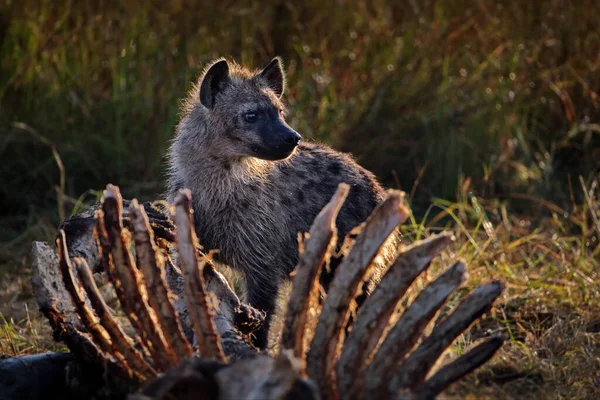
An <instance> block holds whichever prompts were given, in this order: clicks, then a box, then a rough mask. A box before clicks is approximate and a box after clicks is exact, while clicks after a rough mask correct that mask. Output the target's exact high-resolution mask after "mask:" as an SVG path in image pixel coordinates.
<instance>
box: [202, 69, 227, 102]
mask: <svg viewBox="0 0 600 400" xmlns="http://www.w3.org/2000/svg"><path fill="white" fill-rule="evenodd" d="M228 77H229V65H228V64H227V60H220V61H217V62H216V63H214V64H213V65H211V66H210V67H209V68H208V70H207V71H206V72H205V73H204V77H203V78H202V83H201V84H200V103H202V105H203V106H204V107H206V108H213V107H214V105H215V98H216V97H217V93H219V91H221V90H223V87H225V84H226V83H227V78H228Z"/></svg>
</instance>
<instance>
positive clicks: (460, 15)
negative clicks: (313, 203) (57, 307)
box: [0, 0, 600, 399]
mask: <svg viewBox="0 0 600 400" xmlns="http://www.w3.org/2000/svg"><path fill="white" fill-rule="evenodd" d="M121 3H122V4H121ZM598 15H600V3H598V2H597V1H593V0H588V1H585V0H573V1H567V0H548V1H543V2H542V1H533V2H528V3H526V2H522V1H516V0H515V1H507V2H496V1H491V0H479V1H474V0H473V1H467V0H459V1H454V2H450V1H432V0H424V1H407V2H394V1H390V0H375V1H371V2H366V1H361V0H359V1H352V2H351V1H330V2H321V1H306V2H303V3H302V4H299V3H297V2H291V1H287V0H268V1H263V2H248V1H245V2H244V1H242V2H232V1H219V2H216V1H204V2H199V1H191V0H175V1H171V2H157V1H148V2H141V1H130V2H113V1H92V2H75V1H67V0H64V1H51V0H48V1H45V0H37V1H34V0H22V1H19V2H16V1H12V0H3V1H2V3H0V41H1V42H0V46H1V47H0V49H1V54H2V57H1V60H0V160H2V162H1V163H0V199H1V200H0V201H1V207H0V242H1V243H0V271H1V272H0V307H1V312H2V315H3V321H4V325H3V330H2V332H0V333H1V338H0V353H5V354H9V355H10V354H25V353H28V352H32V351H41V350H44V349H49V348H57V346H58V347H60V345H56V344H53V343H52V342H50V341H49V340H48V339H49V336H48V335H47V330H46V329H47V328H46V327H45V324H44V322H43V321H40V320H39V316H38V315H37V310H36V307H35V303H34V302H32V299H31V289H30V286H29V282H28V279H29V276H28V274H29V261H28V259H27V257H26V254H27V251H28V248H29V244H30V242H31V241H32V240H52V238H53V236H54V234H55V230H56V226H57V224H58V223H59V222H60V220H61V219H63V218H65V217H68V216H69V215H70V214H72V213H73V212H76V211H77V210H80V209H81V208H82V207H85V204H86V203H89V202H92V201H95V199H96V198H97V196H98V194H99V193H100V192H101V190H102V189H103V187H104V186H105V185H106V184H107V183H109V182H110V183H114V184H117V185H119V186H120V187H121V190H122V192H123V194H124V196H126V197H128V198H131V197H138V198H141V199H144V200H146V199H155V198H158V197H159V196H160V193H161V192H162V190H163V182H164V163H163V161H164V160H163V159H162V155H163V154H164V151H165V149H166V147H167V145H168V141H169V139H170V138H171V137H172V135H173V128H174V125H175V124H176V122H177V119H178V108H179V101H180V99H181V98H182V97H183V96H184V95H185V93H186V91H187V90H188V89H189V88H190V87H191V84H192V81H193V80H194V79H196V77H197V75H198V73H199V72H200V70H201V67H202V66H203V65H204V63H206V62H208V61H210V60H212V59H213V58H216V57H220V56H231V57H233V58H235V59H236V60H237V61H238V62H241V63H245V64H249V65H251V66H253V67H260V66H262V65H263V64H265V63H266V62H268V61H269V60H270V58H271V57H272V56H274V55H281V56H282V57H283V58H284V61H285V64H286V69H287V72H288V78H289V79H288V82H289V89H288V91H287V93H286V96H285V97H286V100H287V102H288V103H289V104H290V111H291V112H290V117H289V120H290V121H289V122H290V125H291V126H293V127H294V128H295V129H297V130H298V131H299V132H301V133H302V134H303V135H304V136H305V137H308V138H311V139H314V140H318V141H323V142H327V143H329V144H331V145H333V146H334V147H335V148H337V149H340V150H343V151H349V152H352V153H353V154H354V155H355V156H356V158H357V159H358V160H359V162H360V163H361V164H362V165H364V166H365V167H367V168H369V169H371V170H372V171H374V172H375V173H376V174H377V175H378V176H379V177H380V179H381V180H382V181H383V182H384V183H385V184H386V185H387V186H388V187H399V188H401V189H403V190H405V191H407V192H408V193H409V194H410V202H411V206H412V208H413V210H414V213H415V214H414V217H413V219H412V221H410V222H409V223H407V224H406V225H405V226H404V228H403V229H404V230H405V233H406V235H407V237H408V238H420V237H424V236H427V235H429V234H430V233H431V232H434V231H436V230H439V229H442V228H446V229H451V230H454V231H455V232H456V236H457V242H456V243H455V245H454V247H453V249H452V250H451V251H449V252H447V253H446V254H445V255H444V257H445V258H444V257H443V260H445V261H446V262H450V259H453V258H456V257H458V256H461V257H465V258H466V259H467V261H468V265H469V271H470V274H471V279H470V280H469V283H468V284H467V285H466V287H472V286H474V285H476V284H478V283H480V282H483V281H487V280H489V279H491V278H498V277H500V278H502V279H504V280H505V281H506V282H507V285H508V289H507V291H506V293H505V294H504V296H503V298H502V299H501V301H500V302H499V305H498V307H497V308H496V309H495V310H494V311H493V312H492V313H491V314H490V316H489V317H488V319H486V320H484V321H483V322H482V323H480V324H478V325H477V326H475V327H474V328H473V330H472V334H471V335H467V336H464V337H462V338H461V340H460V342H459V343H458V344H457V345H456V346H455V347H454V353H453V354H458V353H460V352H461V351H463V349H464V348H465V347H466V346H468V345H469V344H470V343H471V341H472V340H475V339H477V338H478V337H479V336H480V335H481V334H483V333H484V332H486V329H496V327H497V326H501V327H502V328H501V329H502V330H504V331H505V332H506V334H507V335H509V337H510V341H509V343H508V345H507V346H505V347H504V348H503V350H502V351H501V352H500V353H499V355H498V356H497V357H496V358H495V359H494V361H493V362H492V363H491V364H490V365H488V366H486V367H484V368H483V369H482V370H480V371H479V372H478V373H477V374H475V375H474V376H473V377H471V378H470V379H469V380H467V381H466V382H464V383H462V384H459V385H457V386H455V388H454V389H453V390H454V391H455V393H457V394H465V393H469V392H472V393H476V394H477V396H479V397H483V396H486V395H489V396H494V397H495V398H498V397H500V398H523V397H526V398H529V397H534V396H535V397H539V396H542V397H543V398H582V399H583V398H594V397H598V395H599V394H600V378H598V374H597V371H598V370H600V337H599V335H600V333H598V332H599V331H600V307H599V305H598V303H599V290H600V289H599V288H600V283H599V282H600V277H599V273H600V261H599V260H600V246H599V236H600V200H599V198H600V188H599V180H598V176H599V175H598V173H599V171H600V104H599V102H600V99H599V94H600V92H599V91H600V31H599V30H598V29H597V16H598ZM455 300H456V299H455Z"/></svg>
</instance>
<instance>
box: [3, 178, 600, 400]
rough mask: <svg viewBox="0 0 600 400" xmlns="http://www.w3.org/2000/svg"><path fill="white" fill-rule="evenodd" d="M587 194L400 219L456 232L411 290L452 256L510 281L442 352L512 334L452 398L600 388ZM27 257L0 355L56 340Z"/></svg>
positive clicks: (599, 291) (478, 278)
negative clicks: (535, 216) (538, 204)
mask: <svg viewBox="0 0 600 400" xmlns="http://www.w3.org/2000/svg"><path fill="white" fill-rule="evenodd" d="M590 189H591V190H590ZM587 193H588V196H587V197H588V198H589V202H588V203H586V204H583V205H578V206H573V208H572V209H571V210H558V209H556V207H555V206H552V205H548V206H549V207H551V208H552V210H551V213H550V215H551V216H550V217H547V218H544V219H541V220H540V221H537V222H536V223H531V222H529V221H528V220H526V219H524V218H521V217H519V216H515V215H513V216H510V215H507V214H506V212H505V210H504V206H503V204H502V203H500V202H497V201H484V200H482V199H476V198H474V197H469V196H468V195H464V196H459V197H462V199H463V200H462V201H458V202H453V203H451V202H445V201H442V200H437V201H436V202H434V203H433V204H432V206H431V208H430V211H429V212H428V213H427V214H426V216H425V217H424V218H422V219H416V218H412V220H410V221H409V222H407V223H406V224H404V225H403V226H402V230H403V232H404V235H405V238H406V240H407V241H410V240H415V239H419V238H423V237H426V236H428V235H430V234H431V233H432V232H436V231H439V230H440V229H449V230H452V231H453V232H454V233H455V236H456V241H455V243H454V245H453V246H452V248H451V250H449V251H446V252H444V253H443V254H442V256H441V257H440V258H439V259H438V260H437V261H436V265H434V266H432V268H431V272H430V273H429V274H428V276H426V277H424V278H423V279H421V280H420V281H418V282H417V284H416V287H415V291H416V290H418V289H419V288H422V287H423V286H424V285H425V284H426V283H427V282H428V281H430V280H431V279H433V278H434V277H435V276H436V275H437V274H438V273H439V272H440V270H441V267H442V266H448V265H449V264H450V262H451V261H452V260H455V259H456V258H459V257H460V258H464V259H465V260H466V261H467V265H468V266H469V270H468V271H469V280H468V282H467V284H466V285H465V289H467V288H472V287H474V286H476V285H478V284H480V283H482V282H484V281H489V280H491V279H494V278H501V279H503V280H504V281H505V282H506V285H507V289H506V291H505V293H504V294H503V296H502V297H501V299H500V300H499V301H498V303H497V305H496V307H495V308H494V309H493V310H492V312H490V313H489V314H488V315H486V316H485V318H484V319H483V320H481V321H480V322H479V323H477V324H476V325H474V326H473V327H472V329H471V330H470V332H469V334H467V335H463V336H461V337H460V338H459V340H458V342H457V343H456V344H455V345H454V346H453V348H452V350H451V351H449V352H448V354H447V356H446V357H448V358H452V357H455V356H457V355H459V354H461V353H463V352H464V351H465V350H466V349H467V348H468V347H470V346H471V345H472V344H473V343H474V342H476V341H477V340H478V339H479V338H481V337H482V336H483V335H487V334H489V333H490V331H500V332H502V333H504V334H505V335H506V336H507V337H508V339H509V340H508V341H507V343H506V344H505V346H504V347H503V348H502V349H501V350H500V352H499V353H498V354H497V355H496V356H495V357H494V359H493V360H492V361H491V362H490V363H489V364H487V365H485V366H484V367H483V368H481V369H480V370H478V371H477V372H476V373H475V374H473V375H472V376H470V377H469V378H468V379H467V380H465V381H463V382H460V383H458V384H456V385H454V386H453V387H452V388H451V390H450V391H449V396H450V397H457V398H462V397H464V396H465V395H471V396H476V397H477V398H494V399H495V398H531V397H540V396H541V398H549V399H550V398H553V399H563V398H564V399H589V398H596V397H597V396H598V395H600V386H599V385H600V379H599V377H598V374H597V371H598V370H599V369H600V286H599V284H598V282H600V276H599V275H600V246H599V245H598V238H599V237H600V229H599V228H600V227H599V226H596V224H595V220H594V218H597V217H598V215H600V214H598V212H599V209H600V202H599V197H600V189H599V187H598V185H597V182H595V183H593V184H592V185H589V186H588V189H587ZM27 265H28V264H27V260H23V261H22V262H21V264H20V265H19V268H18V269H15V268H13V269H7V268H5V270H4V271H3V272H2V278H1V281H0V300H1V301H0V304H1V306H0V311H1V312H2V316H3V320H2V324H3V326H2V337H1V338H0V352H1V353H2V354H5V355H23V354H29V353H37V352H41V351H55V350H57V349H60V348H61V347H62V346H61V345H60V344H56V343H54V342H52V340H51V338H50V336H49V335H50V332H49V329H48V327H47V325H46V323H45V321H44V320H43V319H41V318H40V316H39V315H38V312H37V308H36V305H35V301H34V299H33V297H32V293H31V287H30V284H29V274H30V270H29V268H28V266H27ZM230 275H231V276H230V278H231V279H234V276H233V275H232V274H230ZM282 295H284V296H285V291H284V292H283V293H282ZM460 295H461V293H458V294H456V295H455V296H454V298H452V299H451V301H450V302H449V306H448V308H447V309H445V310H443V311H442V313H445V312H447V311H448V310H449V308H450V307H452V306H454V305H455V304H456V303H457V301H458V300H459V297H460Z"/></svg>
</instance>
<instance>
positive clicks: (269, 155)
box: [253, 123, 302, 161]
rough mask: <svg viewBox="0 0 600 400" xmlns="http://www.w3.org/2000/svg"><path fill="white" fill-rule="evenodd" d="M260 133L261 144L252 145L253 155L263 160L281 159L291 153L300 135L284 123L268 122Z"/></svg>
mask: <svg viewBox="0 0 600 400" xmlns="http://www.w3.org/2000/svg"><path fill="white" fill-rule="evenodd" d="M265 128H266V129H265V130H264V131H262V132H263V133H262V134H261V144H259V145H257V146H254V147H253V150H254V156H255V157H258V158H262V159H264V160H272V161H275V160H283V159H286V158H288V157H289V156H291V155H292V153H293V152H294V150H295V149H296V146H298V143H299V142H300V140H301V139H302V136H300V134H299V133H298V132H296V131H295V130H293V129H292V128H290V127H289V126H288V125H287V124H285V123H283V124H282V123H275V124H270V126H267V127H265Z"/></svg>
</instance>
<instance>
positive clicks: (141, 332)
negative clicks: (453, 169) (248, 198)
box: [33, 184, 503, 399]
mask: <svg viewBox="0 0 600 400" xmlns="http://www.w3.org/2000/svg"><path fill="white" fill-rule="evenodd" d="M348 190H349V187H348V186H347V185H343V184H342V185H340V186H339V188H338V190H337V192H336V193H335V194H334V196H333V197H332V199H331V201H330V202H329V204H327V206H326V207H324V208H323V210H322V211H321V212H320V213H319V215H318V216H317V217H316V218H315V220H314V223H313V225H312V227H311V229H310V232H309V233H308V235H306V239H305V241H304V243H303V246H302V247H303V249H302V252H301V255H300V259H299V262H298V266H297V268H296V271H295V272H294V276H293V281H292V290H291V293H290V297H289V301H288V307H287V314H286V316H285V324H284V329H283V332H282V336H281V339H280V341H279V346H278V347H279V351H278V353H277V354H271V355H269V354H264V353H260V352H259V351H258V350H257V349H255V348H254V347H253V346H252V345H251V344H250V341H249V340H248V335H249V334H251V332H252V331H253V330H255V329H256V328H257V327H258V326H260V323H261V322H262V319H263V318H264V315H262V313H260V312H259V311H257V310H255V309H253V308H252V307H250V306H248V305H246V304H243V303H241V302H240V301H239V299H238V298H237V296H236V295H235V293H234V292H233V291H232V290H231V288H230V287H229V285H228V284H227V281H226V280H225V279H224V278H223V277H222V276H221V275H220V274H219V272H217V271H216V270H215V269H214V267H213V265H212V264H211V262H210V260H209V258H208V257H207V256H205V255H204V254H203V253H202V252H201V251H200V250H199V249H200V246H199V243H198V239H197V238H196V236H195V233H194V229H193V224H192V217H191V197H190V193H189V191H186V190H183V191H181V193H180V195H179V197H178V198H177V200H176V202H175V216H174V221H175V222H176V226H175V225H174V224H173V222H172V220H171V219H170V218H169V217H167V216H166V215H165V214H164V213H161V212H159V211H157V210H156V209H152V208H149V207H148V206H146V207H144V206H142V205H140V204H138V202H137V201H135V200H133V201H131V202H127V203H128V204H129V207H128V209H127V210H123V203H124V202H123V200H122V198H121V195H120V193H119V190H118V188H117V187H115V186H112V185H109V186H108V187H107V189H106V191H105V194H104V196H103V199H102V202H101V205H100V206H99V207H96V208H95V209H92V210H91V211H89V212H88V213H87V214H86V215H84V216H82V217H79V218H77V219H74V220H71V221H69V220H67V221H65V223H63V224H62V226H61V229H60V231H59V235H58V238H57V247H58V253H59V266H60V275H57V274H56V273H55V272H53V271H46V270H44V269H43V268H40V266H39V265H38V266H36V265H34V275H36V276H37V279H34V280H33V282H34V289H35V291H36V294H37V296H38V302H39V303H40V308H41V310H42V312H44V314H45V315H46V316H47V317H48V318H49V320H50V323H51V325H52V327H53V329H54V331H55V335H56V337H57V338H58V339H61V340H64V341H65V342H66V343H67V345H68V346H69V348H70V350H71V351H72V352H73V353H74V354H75V355H76V356H77V357H78V358H81V359H85V360H89V361H91V362H92V363H95V364H96V365H102V367H103V368H104V369H105V370H108V371H111V373H113V374H114V376H115V378H114V379H113V381H114V382H112V383H111V385H112V390H113V391H115V392H119V391H120V393H121V394H124V393H127V392H132V391H134V390H138V391H137V393H136V394H132V395H130V397H131V398H134V399H149V398H153V399H167V398H172V397H171V396H179V397H177V398H188V397H185V395H184V393H185V394H187V395H188V396H189V398H192V397H193V398H223V399H225V398H239V399H242V398H247V399H254V398H261V399H284V398H302V399H303V398H325V399H368V398H378V399H379V398H396V399H400V398H407V399H408V398H415V399H417V398H434V397H435V396H436V395H437V394H439V393H441V392H442V391H443V390H444V389H445V388H446V387H447V386H448V385H450V384H451V383H452V382H454V381H456V380H458V379H460V378H462V377H464V376H465V375H466V374H468V373H469V372H471V371H472V370H473V369H475V368H477V367H479V366H480V365H482V364H483V363H485V362H486V361H487V360H489V358H491V357H492V356H493V354H494V353H495V352H496V350H497V349H498V348H499V347H500V346H501V345H502V342H503V339H502V338H500V337H497V336H493V337H490V338H488V339H487V340H485V341H483V342H482V343H481V344H479V345H478V346H476V347H475V348H473V349H472V350H470V351H469V352H468V353H466V354H464V355H462V356H461V357H459V358H458V359H456V360H454V361H452V362H451V363H449V364H447V365H445V366H443V367H442V368H440V369H438V370H437V371H435V372H434V373H433V374H431V372H432V369H433V366H434V364H435V363H436V362H437V360H438V359H439V358H440V356H441V355H442V353H443V351H444V350H445V349H446V348H447V347H448V346H449V345H450V344H451V343H452V342H453V341H454V339H455V338H456V337H458V336H459V335H460V334H461V333H462V332H464V331H465V330H466V329H467V328H468V327H469V325H470V324H471V323H472V322H474V321H475V320H477V319H478V318H479V317H480V316H481V315H482V314H483V313H484V312H486V311H487V310H488V309H489V308H490V307H491V305H492V304H493V302H494V301H495V299H496V298H497V297H498V296H499V295H500V294H501V292H502V290H503V285H502V283H501V282H499V281H493V282H490V283H488V284H484V285H482V286H480V287H479V288H477V289H475V290H474V291H473V292H472V293H471V294H470V295H468V296H466V298H464V299H463V301H462V302H461V303H460V304H459V305H458V306H457V307H456V308H455V309H454V311H453V312H452V313H451V314H450V315H448V316H446V317H445V318H444V319H443V320H442V321H441V322H439V323H437V325H436V326H435V327H434V328H433V330H432V332H431V333H430V334H429V335H428V336H426V337H425V334H424V331H425V327H426V326H427V325H428V324H429V323H430V321H431V320H432V319H433V317H434V315H436V313H437V311H438V310H439V309H440V308H441V307H442V306H443V305H444V303H445V302H446V300H447V298H448V296H449V295H450V294H451V293H452V292H453V291H455V290H456V289H457V288H458V287H459V286H460V284H461V283H462V282H463V281H464V280H465V265H464V264H463V263H462V262H461V261H458V262H456V263H455V264H454V265H452V266H451V267H449V268H448V269H447V270H446V271H445V272H444V273H442V274H441V275H440V276H439V277H438V278H437V279H436V280H435V281H433V282H431V283H430V284H429V285H428V286H427V287H426V288H425V289H424V290H423V291H422V292H421V293H420V294H419V295H418V296H417V297H416V298H415V300H414V301H413V303H412V304H411V305H409V306H408V307H407V308H406V309H405V310H404V313H403V314H402V316H401V317H400V319H399V320H398V321H397V322H396V323H395V324H394V325H393V326H390V317H391V316H392V314H393V312H394V310H395V308H396V305H397V304H398V302H399V301H400V300H401V299H402V297H403V296H404V295H405V294H406V292H407V290H408V289H409V287H410V285H411V284H412V283H413V281H414V280H415V279H416V278H417V277H418V276H419V275H420V274H421V273H423V271H425V270H426V269H427V268H428V266H429V264H430V263H431V261H432V260H433V259H434V258H435V257H436V256H437V255H438V254H439V253H440V252H441V251H442V250H443V249H444V247H446V246H447V245H448V244H449V243H451V241H452V238H451V236H450V235H449V234H448V233H441V234H438V235H436V236H433V237H430V238H428V239H425V240H422V241H419V242H416V243H413V244H412V245H410V246H408V247H406V248H404V249H403V250H402V251H401V252H400V254H399V255H398V257H397V258H396V260H395V262H394V263H392V265H391V266H390V268H389V270H388V271H387V273H386V274H385V275H384V277H383V279H382V281H381V282H380V283H379V285H378V286H377V287H376V288H375V290H374V291H373V293H372V294H371V296H370V297H369V298H368V299H367V300H366V301H365V303H364V304H363V306H362V307H361V308H360V309H359V310H358V312H357V314H356V316H355V318H354V321H353V323H352V329H351V330H350V332H349V334H348V336H347V337H345V336H344V332H343V331H344V327H345V325H346V324H347V322H348V320H349V316H350V314H351V313H352V312H354V310H353V304H354V302H353V300H354V298H355V297H356V296H357V295H358V294H359V290H360V283H361V282H362V281H363V280H364V279H365V277H366V276H367V275H368V272H369V265H370V263H371V261H372V260H373V258H374V257H375V256H376V255H377V252H378V250H379V248H380V246H381V245H382V244H383V243H384V242H385V240H386V239H387V238H388V236H389V235H390V233H391V232H392V231H393V229H395V228H396V227H397V226H398V225H399V224H401V223H402V222H403V221H404V220H405V219H406V218H407V216H408V215H409V210H408V209H407V208H406V207H405V206H403V194H402V193H401V192H399V191H390V192H389V195H388V197H387V199H386V200H385V201H384V202H383V203H382V204H381V205H380V206H379V207H378V208H376V209H375V210H374V212H373V213H372V215H371V216H370V217H369V219H368V220H367V221H365V223H364V224H363V226H362V228H361V230H360V233H359V234H358V236H357V237H356V239H355V241H354V244H353V246H352V248H351V249H349V251H348V252H347V253H346V255H345V258H344V262H343V265H340V267H339V269H338V271H340V272H339V273H337V274H336V276H335V277H334V280H333V282H332V284H331V286H330V289H329V292H328V293H327V296H326V298H325V300H324V302H323V304H322V308H321V307H319V301H318V299H317V298H318V296H320V289H319V283H318V276H319V274H320V272H321V269H322V266H323V265H324V263H325V261H326V260H327V259H328V258H329V257H330V256H331V251H332V250H333V248H335V243H334V240H335V237H336V235H335V219H336V216H337V214H338V212H339V210H340V207H341V205H342V204H343V202H344V200H345V198H346V196H347V193H348ZM147 211H148V212H147ZM92 213H93V217H92ZM149 217H150V218H149ZM91 221H93V223H92V222H91ZM73 224H75V225H76V227H75V228H74V225H73ZM82 226H83V228H81V227H82ZM173 245H174V247H175V249H176V254H173V253H174V252H173ZM175 256H176V257H177V263H175V262H174V261H173V257H175ZM175 264H178V265H179V267H180V268H181V269H179V267H177V266H176V265H175ZM97 271H106V272H107V275H108V278H109V281H110V283H111V284H112V286H113V287H114V288H115V292H116V295H117V297H118V300H119V304H120V307H121V308H122V310H123V312H124V314H125V317H126V320H127V321H128V322H129V324H130V325H131V326H132V327H133V329H129V333H126V329H125V328H124V327H123V322H122V321H119V320H118V319H117V318H116V317H115V315H114V312H113V311H111V309H110V308H109V307H108V306H107V304H106V303H105V302H104V300H103V298H102V295H101V294H100V291H99V289H98V286H97V285H96V283H95V279H94V277H93V276H92V273H93V272H97ZM310 313H312V314H313V315H314V314H315V313H316V314H317V315H318V322H317V325H316V328H315V329H314V336H313V335H312V334H313V331H311V325H310V324H309V323H308V322H309V321H308V319H309V318H308V315H309V314H310ZM311 336H312V337H311ZM416 343H419V344H418V346H416V347H415V344H416ZM115 382H116V383H115Z"/></svg>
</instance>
